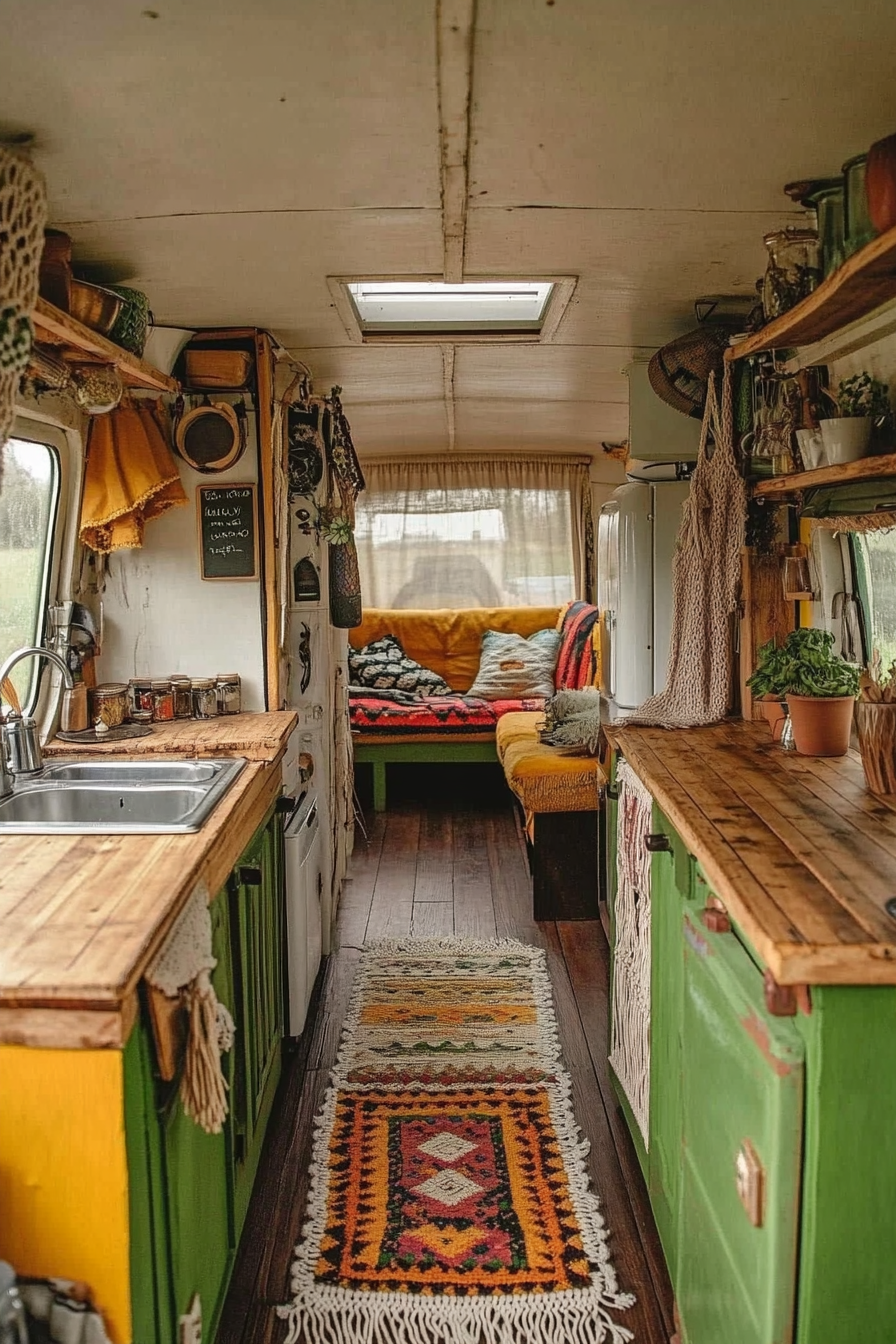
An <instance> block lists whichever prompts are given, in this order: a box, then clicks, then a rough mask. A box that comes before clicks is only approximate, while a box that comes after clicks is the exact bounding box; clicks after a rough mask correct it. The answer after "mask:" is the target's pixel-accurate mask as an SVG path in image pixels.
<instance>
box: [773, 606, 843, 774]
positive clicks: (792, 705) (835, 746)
mask: <svg viewBox="0 0 896 1344" xmlns="http://www.w3.org/2000/svg"><path fill="white" fill-rule="evenodd" d="M747 684H748V686H749V687H750V690H751V691H752V692H753V694H754V695H762V694H766V693H772V694H776V695H784V696H785V697H786V700H787V709H788V713H789V714H790V719H791V722H792V724H793V740H794V745H795V746H796V749H797V751H798V752H800V753H801V754H802V755H803V756H843V755H845V754H846V752H847V750H848V749H849V734H850V730H851V728H852V716H853V707H854V705H855V699H856V696H857V695H858V692H859V669H858V668H857V667H856V666H855V665H854V664H853V663H848V662H846V660H845V659H844V658H841V657H840V656H839V655H838V654H836V653H834V636H833V635H832V634H831V633H830V631H829V630H817V629H814V628H809V629H805V630H791V632H790V634H789V635H788V636H787V638H786V639H785V640H784V643H783V644H782V645H781V647H780V649H778V648H776V646H775V643H774V640H772V641H771V644H765V645H763V647H762V649H760V651H759V665H758V666H757V669H756V671H755V672H754V673H753V676H752V677H751V678H750V680H749V682H748V683H747Z"/></svg>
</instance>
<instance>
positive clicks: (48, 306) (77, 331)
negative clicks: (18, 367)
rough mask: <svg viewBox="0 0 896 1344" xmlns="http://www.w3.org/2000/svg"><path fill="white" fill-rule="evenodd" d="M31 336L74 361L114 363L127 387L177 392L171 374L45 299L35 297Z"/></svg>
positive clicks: (176, 386)
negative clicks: (155, 366)
mask: <svg viewBox="0 0 896 1344" xmlns="http://www.w3.org/2000/svg"><path fill="white" fill-rule="evenodd" d="M31 320H32V322H33V323H34V338H35V340H36V341H37V343H38V344H39V345H48V346H51V347H52V348H53V349H54V351H55V352H56V353H58V354H59V355H60V357H61V358H63V359H67V360H69V361H72V362H77V360H78V359H79V358H81V359H83V360H84V361H85V362H86V363H101V364H114V365H115V367H116V368H117V369H118V372H119V373H120V374H121V377H122V381H123V382H124V383H125V385H126V386H127V387H146V388H152V389H153V390H154V391H156V392H177V391H178V383H177V380H176V379H174V378H170V377H169V376H168V375H167V374H165V373H161V372H160V371H159V370H158V369H154V368H153V366H152V365H151V364H147V363H146V362H145V361H144V360H142V359H140V358H139V357H138V356H137V355H132V354H131V353H130V351H128V350H122V348H121V346H119V345H114V344H113V342H112V341H110V340H108V339H107V338H106V337H105V336H101V335H100V333H99V332H98V331H91V329H90V327H85V326H84V324H83V323H82V322H78V321H77V319H76V318H74V317H70V316H69V314H68V313H64V312H63V311H62V309H61V308H56V307H54V306H53V304H52V303H48V302H47V300H46V299H38V301H37V305H36V307H35V309H34V312H33V313H32V314H31Z"/></svg>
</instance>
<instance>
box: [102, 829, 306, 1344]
mask: <svg viewBox="0 0 896 1344" xmlns="http://www.w3.org/2000/svg"><path fill="white" fill-rule="evenodd" d="M283 901H284V891H283V859H282V826H281V822H280V819H279V818H278V817H277V816H276V815H271V816H270V817H269V818H268V819H267V821H266V823H265V824H264V825H263V826H262V827H261V829H260V830H259V831H258V832H257V833H256V835H255V836H254V837H253V839H252V841H251V843H250V844H249V846H248V847H247V849H246V850H245V852H244V853H243V855H242V857H241V859H240V862H239V863H238V864H237V865H236V867H235V868H234V871H233V873H232V875H231V878H230V880H229V882H228V883H227V885H226V886H225V888H224V889H223V890H222V891H221V892H219V894H218V896H217V897H216V899H215V900H214V901H213V903H212V905H211V907H210V910H211V917H212V949H213V952H214V956H215V958H216V960H217V965H216V967H215V969H214V971H213V973H212V982H213V984H214V987H215V992H216V994H217V996H218V998H219V1000H220V1001H221V1003H223V1004H224V1005H225V1006H226V1007H227V1008H229V1009H230V1011H231V1013H232V1014H233V1017H234V1022H235V1026H236V1035H235V1042H234V1047H233V1049H232V1050H231V1051H230V1053H229V1054H228V1055H226V1056H225V1057H224V1067H225V1075H226V1077H227V1080H228V1084H229V1088H230V1114H229V1115H228V1118H227V1121H226V1123H225V1126H224V1130H223V1131H222V1133H220V1134H206V1133H205V1131H204V1130H202V1129H200V1128H199V1126H198V1125H196V1124H194V1123H193V1122H192V1121H191V1120H189V1119H188V1118H187V1117H186V1115H185V1114H184V1111H183V1107H182V1105H181V1101H180V1096H179V1091H178V1083H177V1081H174V1082H172V1083H169V1084H166V1083H163V1082H162V1081H161V1080H160V1079H159V1077H158V1076H157V1073H156V1066H155V1048H154V1043H153V1038H152V1031H151V1029H150V1027H149V1024H148V1021H147V1019H146V1015H145V1014H141V1017H140V1019H139V1020H138V1022H137V1025H136V1027H135V1029H134V1031H133V1032H132V1034H131V1038H130V1040H129V1041H128V1045H127V1047H126V1050H125V1124H126V1138H127V1151H128V1167H129V1180H130V1191H131V1245H132V1255H131V1291H132V1300H133V1319H134V1340H135V1341H136V1344H172V1341H174V1340H175V1339H176V1338H177V1322H178V1319H179V1318H180V1316H182V1315H183V1314H185V1313H186V1312H187V1311H188V1310H189V1309H190V1306H191V1303H192V1301H193V1297H194V1295H195V1294H198V1295H199V1299H200V1303H201V1308H202V1332H203V1333H202V1337H203V1339H204V1340H205V1341H210V1340H212V1339H213V1338H214V1332H215V1329H216V1327H217V1323H218V1320H219V1319H220V1313H221V1309H222V1307H223V1304H224V1298H225V1296H226V1292H227V1286H228V1281H229V1278H230V1271H231V1268H232V1265H233V1259H234V1255H235V1252H236V1247H237V1245H238V1242H239V1237H240V1233H241V1231H242V1227H243V1222H244V1220H245V1214H246V1210H247V1208H248V1204H249V1199H250V1197H251V1194H252V1185H253V1183H254V1180H255V1175H256V1172H257V1170H258V1162H259V1158H260V1155H261V1148H262V1144H263V1141H264V1135H265V1128H266V1125H267V1121H268V1118H269V1116H270V1111H271V1106H272V1103H273V1098H274V1094H275V1092H276V1088H277V1082H278V1079H279V1076H280V1056H281V1049H280V1043H281V1038H282V1035H283V1023H284V1008H283V1005H284V1001H285V984H284V969H285V967H284V957H283V951H284V943H283V926H284V905H283Z"/></svg>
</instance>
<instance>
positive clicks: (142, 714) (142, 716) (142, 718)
mask: <svg viewBox="0 0 896 1344" xmlns="http://www.w3.org/2000/svg"><path fill="white" fill-rule="evenodd" d="M131 723H137V724H139V725H140V726H141V727H145V726H146V725H147V724H150V723H152V710H151V709H132V710H131Z"/></svg>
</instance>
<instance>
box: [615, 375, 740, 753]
mask: <svg viewBox="0 0 896 1344" xmlns="http://www.w3.org/2000/svg"><path fill="white" fill-rule="evenodd" d="M710 435H711V436H712V441H713V442H712V446H709V438H710ZM746 514H747V497H746V490H745V487H744V482H743V479H742V477H741V475H740V473H739V472H738V469H737V463H736V461H735V459H734V442H733V421H732V409H731V366H730V364H726V365H725V372H724V375H723V383H722V404H721V407H720V406H719V402H718V394H717V391H716V379H715V376H714V375H713V376H712V377H710V379H709V383H708V385H707V389H706V410H705V413H704V416H703V428H702V430H701V433H700V449H699V452H698V457H697V466H696V468H695V470H694V474H693V476H692V477H691V488H690V491H689V493H688V498H687V500H686V501H685V504H684V508H683V509H682V517H681V529H680V531H679V534H678V543H677V546H676V550H675V557H674V560H673V562H672V641H671V645H670V648H669V663H668V670H667V673H666V685H665V689H664V690H662V691H660V692H659V694H658V695H654V696H651V698H650V699H649V700H646V701H645V702H644V704H643V705H641V707H640V709H638V710H636V711H635V713H634V714H633V715H632V716H631V718H630V719H628V720H627V722H629V723H633V724H634V723H638V724H656V725H658V726H659V727H663V728H697V727H700V726H702V725H704V724H710V723H718V721H719V720H720V719H723V718H724V717H725V714H726V713H727V710H728V700H729V694H730V678H731V637H730V628H729V622H730V618H731V613H732V612H733V611H734V610H735V608H736V606H737V598H738V589H739V585H740V554H741V548H742V547H743V544H744V527H745V523H746Z"/></svg>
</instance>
